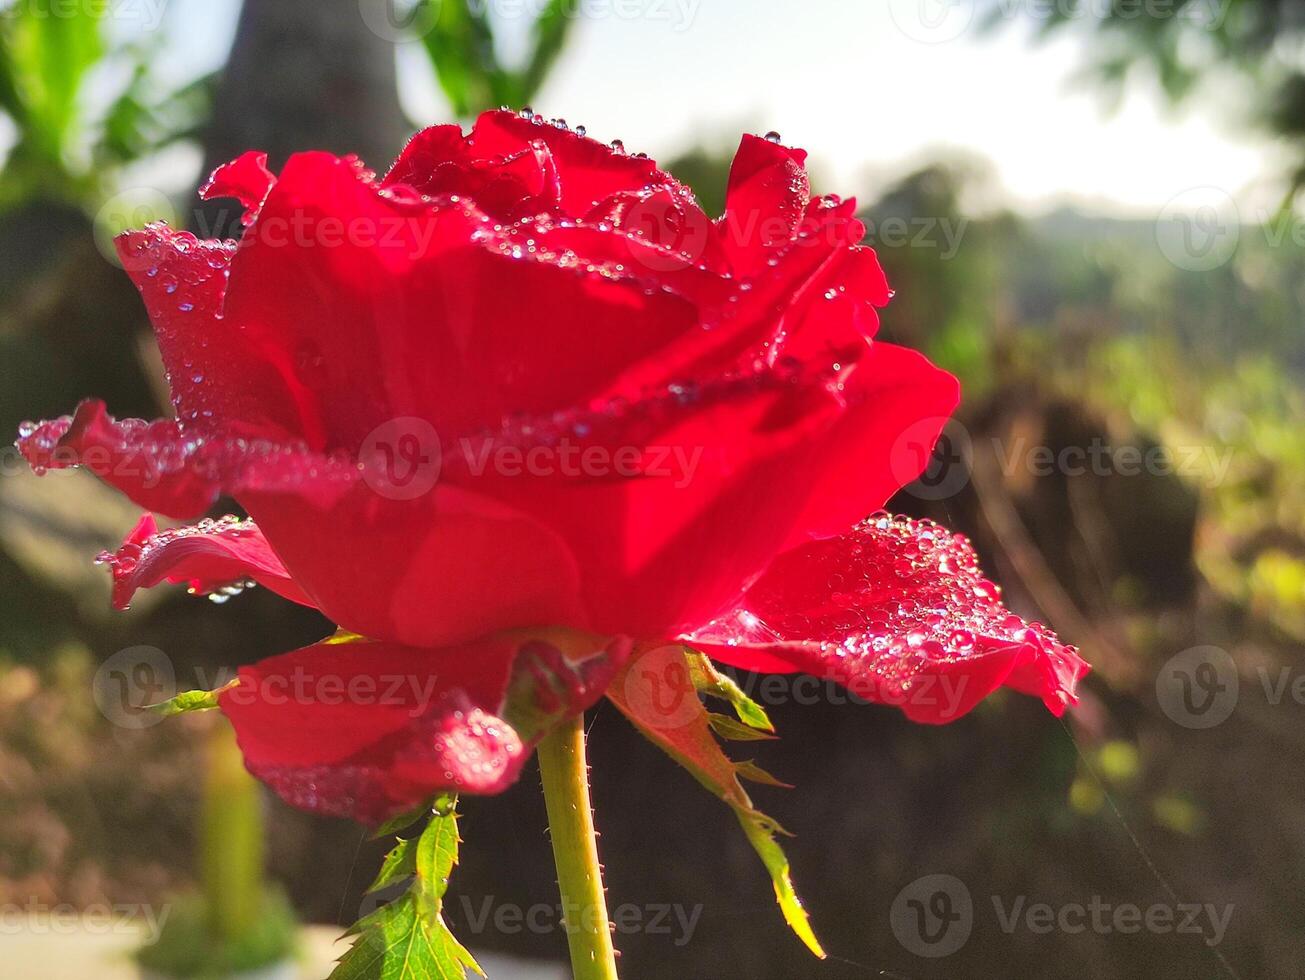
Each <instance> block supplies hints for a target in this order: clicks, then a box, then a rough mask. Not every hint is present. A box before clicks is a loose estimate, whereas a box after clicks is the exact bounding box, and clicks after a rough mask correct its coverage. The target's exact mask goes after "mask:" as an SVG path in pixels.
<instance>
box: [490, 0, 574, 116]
mask: <svg viewBox="0 0 1305 980" xmlns="http://www.w3.org/2000/svg"><path fill="white" fill-rule="evenodd" d="M576 9H577V8H576V5H575V0H549V4H548V6H547V7H545V8H544V9H543V10H542V11H540V14H539V18H538V19H537V20H536V21H535V29H534V42H535V43H534V46H533V49H532V50H531V53H530V59H529V61H527V63H526V66H525V68H524V69H523V70H522V71H520V72H519V73H517V75H516V89H517V90H516V92H515V93H513V94H514V95H515V99H514V100H509V101H508V103H507V104H509V105H513V106H520V105H523V104H524V103H526V102H529V101H530V100H531V99H533V98H534V97H535V93H536V92H538V91H539V89H540V87H541V86H542V85H543V84H544V80H545V79H546V78H547V77H548V73H549V72H550V71H551V70H552V68H553V65H555V64H556V63H557V59H558V57H559V56H560V55H561V54H562V49H563V48H564V47H565V46H566V39H567V35H568V34H569V33H570V32H571V25H572V24H573V23H574V22H575V20H576Z"/></svg>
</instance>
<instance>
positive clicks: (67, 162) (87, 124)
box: [0, 0, 213, 208]
mask: <svg viewBox="0 0 1305 980" xmlns="http://www.w3.org/2000/svg"><path fill="white" fill-rule="evenodd" d="M108 10H109V7H108V5H96V4H67V3H59V2H58V0H28V2H25V3H22V4H19V5H17V6H15V7H13V8H11V9H9V10H6V11H5V13H4V16H3V17H0V111H2V112H3V113H4V114H5V115H6V116H7V117H8V118H9V120H10V122H11V123H12V124H13V126H14V129H15V134H16V135H15V141H14V145H13V148H12V149H11V151H10V153H9V157H8V159H7V160H6V161H5V163H4V167H3V170H2V171H0V208H11V207H14V206H16V205H18V204H21V203H23V202H25V201H27V200H30V199H33V198H40V199H45V200H61V201H65V202H68V203H72V204H81V205H90V204H93V203H94V202H95V200H96V197H97V194H98V193H100V192H102V191H103V190H105V182H106V179H107V178H108V176H109V175H110V174H111V172H112V169H113V168H114V167H117V166H119V165H122V164H126V163H131V162H133V161H135V160H139V159H141V158H142V157H145V156H148V155H149V154H151V153H154V152H156V151H158V150H161V149H163V148H164V147H166V146H168V145H170V144H171V143H173V142H175V141H177V140H180V139H183V138H186V137H188V136H193V135H194V134H195V132H196V130H197V127H198V126H199V125H200V124H201V123H202V122H203V120H204V119H206V118H207V114H208V106H209V95H210V90H211V87H212V84H213V79H212V78H209V77H205V78H201V79H199V80H197V81H194V82H191V83H189V84H187V85H184V86H182V87H180V88H176V89H166V88H163V89H162V90H160V85H159V83H158V80H157V79H156V78H155V77H154V75H153V73H152V72H151V70H150V64H151V60H152V58H153V56H154V55H155V54H156V53H157V50H158V47H159V45H161V44H162V43H164V37H163V35H162V32H157V31H156V32H154V33H153V35H151V37H150V38H149V39H147V40H143V39H137V40H131V41H121V40H115V39H114V38H113V37H112V36H111V34H110V32H109V31H108V29H107V26H108V20H107V15H108ZM110 67H118V68H120V67H125V69H126V73H125V74H126V78H127V80H126V82H125V83H124V84H121V85H119V86H118V87H117V88H116V90H114V91H113V96H112V98H111V99H110V100H109V101H108V103H107V107H106V108H104V109H103V110H102V111H101V112H98V113H92V111H91V108H90V103H91V101H92V99H91V96H92V95H95V96H97V97H99V96H102V95H103V94H104V90H105V88H106V87H109V80H108V77H107V76H108V72H106V70H105V69H106V68H110Z"/></svg>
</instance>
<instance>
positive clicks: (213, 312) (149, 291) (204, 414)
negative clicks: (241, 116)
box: [115, 157, 305, 438]
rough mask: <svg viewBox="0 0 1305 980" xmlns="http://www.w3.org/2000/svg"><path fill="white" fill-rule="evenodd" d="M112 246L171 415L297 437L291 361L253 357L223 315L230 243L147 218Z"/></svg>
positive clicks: (205, 425) (191, 424)
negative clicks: (147, 331) (134, 295)
mask: <svg viewBox="0 0 1305 980" xmlns="http://www.w3.org/2000/svg"><path fill="white" fill-rule="evenodd" d="M241 159H242V160H244V159H245V158H244V157H242V158H241ZM247 165H252V164H249V163H248V162H247ZM229 166H235V165H234V164H232V165H229ZM219 186H221V185H219ZM115 244H116V245H117V249H118V255H119V256H120V258H121V259H122V262H123V265H124V267H125V268H126V270H127V273H128V274H129V275H130V276H131V278H132V281H133V282H134V283H135V284H136V288H137V289H139V290H140V292H141V298H142V299H143V300H144V301H145V308H146V310H147V311H148V312H149V316H150V322H151V324H152V325H153V327H154V335H155V338H156V339H157V340H158V344H159V353H160V354H161V355H162V357H163V366H164V368H165V369H166V370H167V378H168V385H169V387H170V388H171V389H172V404H173V407H174V408H175V409H176V415H177V418H178V419H179V420H180V421H181V422H182V423H183V424H184V425H186V426H187V427H188V428H189V429H190V430H191V431H192V432H197V433H213V432H217V431H219V430H221V431H225V432H227V433H230V434H236V435H243V436H247V437H253V436H261V437H264V438H283V437H287V436H291V437H293V436H300V435H302V434H303V431H304V426H303V421H302V417H301V415H302V407H303V403H304V400H305V396H304V392H303V391H302V387H301V385H300V384H299V382H298V380H297V378H296V377H295V375H294V373H293V371H292V370H290V365H288V364H286V363H284V362H278V361H276V360H271V359H268V358H265V357H262V356H260V354H259V351H258V350H257V349H256V348H254V347H253V346H251V345H250V344H248V343H247V342H246V341H245V339H244V338H243V337H241V335H240V332H239V331H238V330H237V329H236V328H235V326H234V325H233V324H232V323H231V322H229V321H227V320H226V319H225V318H224V315H223V303H224V297H225V293H226V285H227V276H228V274H229V272H230V266H231V259H232V256H234V255H235V252H236V245H235V243H234V242H218V241H205V240H202V239H198V238H196V237H195V236H194V235H192V234H190V233H189V232H185V231H180V232H179V231H173V230H172V229H171V228H169V227H167V226H166V225H163V224H153V225H149V226H148V227H146V228H144V229H142V230H140V231H131V232H127V233H126V234H124V235H121V236H119V237H118V239H117V241H116V243H115Z"/></svg>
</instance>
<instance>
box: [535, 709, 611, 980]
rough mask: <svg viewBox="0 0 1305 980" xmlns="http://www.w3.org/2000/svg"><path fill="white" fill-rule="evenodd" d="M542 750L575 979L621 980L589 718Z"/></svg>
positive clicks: (558, 733)
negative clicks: (606, 890) (594, 793)
mask: <svg viewBox="0 0 1305 980" xmlns="http://www.w3.org/2000/svg"><path fill="white" fill-rule="evenodd" d="M538 751H539V771H540V774H541V775H542V776H543V779H544V803H545V804H546V805H547V807H548V827H549V831H550V833H551V836H552V838H553V862H554V863H555V864H556V865H557V885H558V888H559V889H560V891H561V893H562V913H563V915H564V917H565V919H566V935H567V942H568V943H569V944H570V947H571V972H572V974H573V975H574V977H575V980H617V977H616V951H615V949H613V947H612V930H611V926H610V925H609V924H608V921H607V899H606V897H605V895H604V894H603V872H602V867H601V866H600V865H599V863H598V841H597V836H596V835H595V833H594V817H593V808H592V807H591V805H590V803H589V767H588V766H587V765H586V764H585V730H584V719H583V718H582V717H576V718H573V719H572V720H571V721H569V722H565V723H564V724H562V725H560V726H559V727H558V728H556V729H554V730H553V732H551V733H550V734H549V735H548V736H547V737H546V738H545V739H544V740H543V741H542V742H540V743H539V750H538Z"/></svg>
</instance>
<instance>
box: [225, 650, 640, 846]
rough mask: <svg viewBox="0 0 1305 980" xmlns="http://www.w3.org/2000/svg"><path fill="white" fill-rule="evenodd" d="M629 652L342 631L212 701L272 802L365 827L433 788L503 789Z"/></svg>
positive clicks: (261, 669) (246, 673) (250, 674)
mask: <svg viewBox="0 0 1305 980" xmlns="http://www.w3.org/2000/svg"><path fill="white" fill-rule="evenodd" d="M629 652H630V644H629V642H628V641H625V640H612V641H607V640H602V639H598V638H587V639H585V640H584V641H583V642H581V641H580V640H578V639H577V638H575V637H570V638H566V639H564V640H561V641H559V642H556V643H554V642H552V641H550V640H548V639H543V640H541V639H523V638H520V637H511V636H498V637H492V638H488V639H484V640H479V641H476V642H474V643H468V644H464V645H461V646H457V647H445V648H441V649H422V648H417V647H404V646H398V645H395V644H389V643H380V642H374V641H370V640H364V639H361V638H358V637H349V636H342V637H337V638H334V639H331V640H327V641H324V642H322V643H319V644H316V645H314V646H311V647H306V648H304V649H302V650H296V651H294V652H293V653H287V654H283V655H281V656H279V657H272V658H271V659H268V660H264V661H261V662H260V663H257V664H255V665H253V666H250V667H244V668H242V669H241V670H240V674H239V679H238V681H237V683H236V684H234V685H232V686H230V687H228V688H225V689H224V690H223V691H222V692H221V693H220V694H219V697H218V704H219V707H220V708H221V709H222V711H223V712H224V713H225V714H226V716H227V717H228V718H229V719H230V720H231V723H232V725H233V726H234V727H235V730H236V738H237V740H238V741H239V743H240V747H241V750H242V751H243V752H244V755H245V764H246V766H247V767H248V769H249V771H250V772H251V773H253V774H254V775H255V776H256V777H258V778H259V779H261V780H263V781H264V782H266V783H267V784H268V785H269V786H270V787H271V788H272V789H273V790H274V791H275V792H276V793H277V795H278V796H280V797H281V798H282V799H283V800H285V801H286V802H287V803H289V804H290V805H291V806H296V807H299V808H301V809H304V810H310V811H312V812H314V813H321V814H326V815H330V816H339V817H352V818H354V819H357V820H360V821H362V822H364V823H372V824H375V823H380V822H382V821H384V820H386V819H388V818H390V817H392V816H395V815H397V814H400V813H403V812H406V811H408V810H411V809H413V808H415V807H418V806H420V805H422V804H423V803H425V802H427V801H429V800H430V799H431V797H433V796H435V795H436V794H438V793H440V792H445V791H456V792H466V793H498V792H501V791H502V790H504V789H506V788H507V787H508V786H510V785H511V784H512V783H513V782H515V780H516V778H517V775H518V774H519V773H520V771H521V766H522V765H523V763H524V762H525V760H526V758H527V757H528V755H529V751H530V749H531V748H532V747H533V746H534V744H535V743H536V742H537V741H538V740H539V739H540V738H542V737H543V736H544V735H545V734H547V732H548V731H549V730H550V729H551V728H552V727H553V726H555V725H556V724H558V723H559V722H560V721H562V720H563V719H566V718H569V717H572V716H574V715H576V714H578V713H580V712H582V711H584V710H585V709H586V708H587V707H589V706H590V705H591V704H593V703H594V702H595V701H596V700H597V699H598V698H599V697H601V696H602V693H603V691H604V690H605V689H606V687H607V685H608V684H609V683H610V681H611V678H612V676H613V675H614V674H615V672H616V670H618V669H619V668H620V666H621V664H623V663H624V662H625V660H626V658H627V657H628V656H629Z"/></svg>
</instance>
